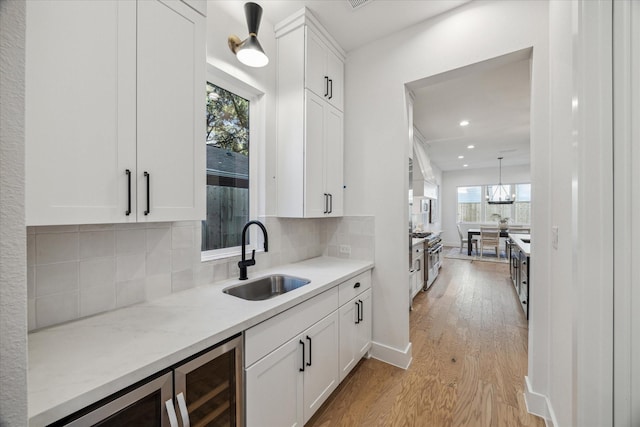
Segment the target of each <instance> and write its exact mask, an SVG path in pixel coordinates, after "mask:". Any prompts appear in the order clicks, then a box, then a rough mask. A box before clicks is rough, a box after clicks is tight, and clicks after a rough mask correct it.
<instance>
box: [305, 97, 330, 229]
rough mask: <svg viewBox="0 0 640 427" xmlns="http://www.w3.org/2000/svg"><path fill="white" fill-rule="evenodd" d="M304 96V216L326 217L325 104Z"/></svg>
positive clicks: (316, 98)
mask: <svg viewBox="0 0 640 427" xmlns="http://www.w3.org/2000/svg"><path fill="white" fill-rule="evenodd" d="M305 94H306V102H305V108H306V115H305V151H304V178H303V180H304V216H305V217H307V218H313V217H322V216H326V212H327V197H326V196H325V194H326V190H325V186H324V155H325V153H324V152H325V148H324V132H325V129H324V114H325V106H326V103H325V102H324V101H323V100H322V99H321V98H320V97H319V96H317V95H315V94H314V93H312V92H310V91H308V90H307V91H305Z"/></svg>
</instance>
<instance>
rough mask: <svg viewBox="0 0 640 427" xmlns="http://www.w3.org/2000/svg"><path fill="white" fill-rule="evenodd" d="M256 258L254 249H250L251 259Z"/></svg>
mask: <svg viewBox="0 0 640 427" xmlns="http://www.w3.org/2000/svg"><path fill="white" fill-rule="evenodd" d="M255 258H256V250H255V249H254V250H252V251H251V261H253V260H254V259H255Z"/></svg>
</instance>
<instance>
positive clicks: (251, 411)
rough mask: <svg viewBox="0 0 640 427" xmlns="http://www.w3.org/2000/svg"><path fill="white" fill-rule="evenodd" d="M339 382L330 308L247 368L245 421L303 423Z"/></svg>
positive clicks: (275, 425) (334, 323)
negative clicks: (313, 323)
mask: <svg viewBox="0 0 640 427" xmlns="http://www.w3.org/2000/svg"><path fill="white" fill-rule="evenodd" d="M338 383H339V375H338V313H337V312H336V311H334V312H333V313H331V314H330V315H328V316H327V317H325V318H324V319H322V320H320V321H319V322H318V323H316V324H315V325H313V326H312V327H310V328H309V329H307V330H306V331H304V332H302V333H301V334H299V335H298V336H296V337H295V338H293V339H291V340H289V341H288V342H287V343H286V344H284V345H283V346H281V347H279V348H278V349H277V350H275V351H273V352H272V353H270V354H269V355H267V356H266V357H264V358H263V359H261V360H260V361H258V362H256V363H255V364H253V365H252V366H251V367H249V368H247V370H246V386H247V391H246V393H247V426H264V427H270V426H273V427H278V426H302V425H304V423H306V422H307V421H308V420H309V418H311V416H312V415H313V414H314V413H315V411H316V410H317V409H318V408H319V407H320V406H321V405H322V403H324V401H325V400H326V399H327V397H329V395H330V394H331V392H333V390H335V388H336V387H337V386H338Z"/></svg>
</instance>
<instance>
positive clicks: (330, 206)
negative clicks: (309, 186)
mask: <svg viewBox="0 0 640 427" xmlns="http://www.w3.org/2000/svg"><path fill="white" fill-rule="evenodd" d="M331 212H333V194H331V193H329V212H327V213H331Z"/></svg>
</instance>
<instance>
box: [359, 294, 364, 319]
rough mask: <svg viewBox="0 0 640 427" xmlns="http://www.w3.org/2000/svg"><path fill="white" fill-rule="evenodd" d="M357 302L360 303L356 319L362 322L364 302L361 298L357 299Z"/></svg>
mask: <svg viewBox="0 0 640 427" xmlns="http://www.w3.org/2000/svg"><path fill="white" fill-rule="evenodd" d="M358 302H359V303H360V310H359V312H358V320H359V321H360V322H362V321H363V320H364V303H363V302H362V300H361V299H359V300H358Z"/></svg>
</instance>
